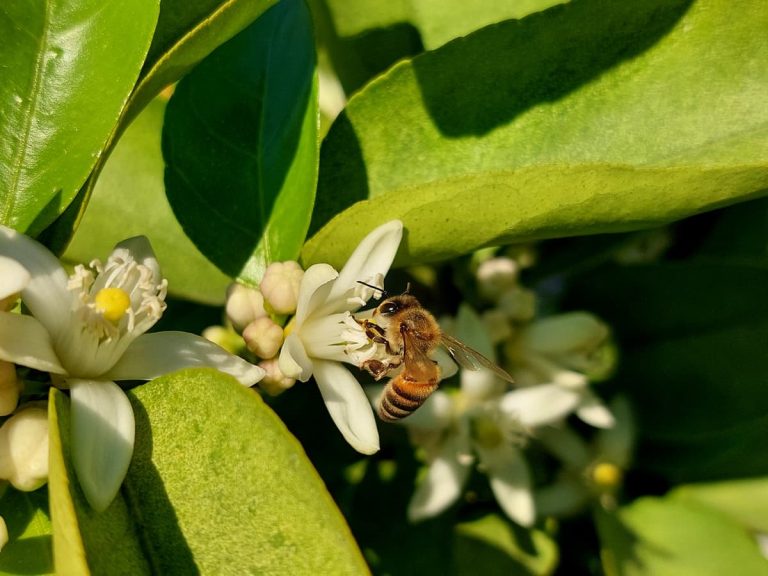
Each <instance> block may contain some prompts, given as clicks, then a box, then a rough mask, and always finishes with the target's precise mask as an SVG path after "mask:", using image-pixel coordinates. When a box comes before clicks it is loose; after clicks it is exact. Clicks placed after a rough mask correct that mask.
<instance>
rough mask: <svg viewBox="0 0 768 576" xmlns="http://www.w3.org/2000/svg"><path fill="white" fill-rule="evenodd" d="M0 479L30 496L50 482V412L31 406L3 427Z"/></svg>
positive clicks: (15, 415) (0, 436)
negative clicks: (7, 481)
mask: <svg viewBox="0 0 768 576" xmlns="http://www.w3.org/2000/svg"><path fill="white" fill-rule="evenodd" d="M0 446H1V447H2V448H3V449H2V450H0V478H4V479H6V480H9V481H10V483H11V484H12V485H13V487H14V488H16V489H18V490H23V491H25V492H31V491H32V490H37V489H38V488H40V486H42V485H43V484H45V483H46V482H47V481H48V412H47V410H46V409H45V408H40V407H37V406H30V407H27V408H23V409H21V410H19V411H18V412H17V413H16V414H14V415H13V416H11V417H10V418H9V419H8V420H6V421H5V423H4V424H3V425H2V427H0Z"/></svg>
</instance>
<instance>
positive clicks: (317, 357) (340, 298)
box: [279, 220, 403, 454]
mask: <svg viewBox="0 0 768 576" xmlns="http://www.w3.org/2000/svg"><path fill="white" fill-rule="evenodd" d="M402 234H403V224H402V222H400V221H399V220H393V221H391V222H387V223H386V224H383V225H381V226H379V227H378V228H376V229H375V230H373V231H372V232H371V233H370V234H368V235H367V236H366V237H365V238H364V239H363V241H362V242H361V243H360V244H359V245H358V247H357V248H356V249H355V251H354V252H353V253H352V255H351V256H350V258H349V260H348V261H347V263H346V265H345V266H344V268H342V270H341V272H336V270H334V269H333V267H331V266H329V265H328V264H315V265H313V266H310V267H309V268H308V269H307V270H306V272H305V273H304V277H303V278H302V281H301V287H300V289H299V298H298V304H297V308H296V316H294V318H293V320H292V321H291V323H290V324H289V326H288V327H287V328H286V333H287V337H286V339H285V343H284V344H283V348H282V350H281V352H280V360H279V365H280V371H281V372H282V373H283V374H284V375H285V376H287V377H289V378H296V379H297V380H301V381H302V382H306V381H307V380H309V378H310V376H314V378H315V381H316V382H317V385H318V386H319V387H320V392H321V393H322V395H323V400H324V401H325V405H326V407H327V408H328V411H329V412H330V415H331V418H332V419H333V421H334V423H335V424H336V426H337V427H338V428H339V431H340V432H341V433H342V435H343V436H344V438H345V439H346V440H347V442H349V443H350V444H351V445H352V447H353V448H355V449H356V450H358V451H359V452H362V453H363V454H372V453H374V452H376V451H377V450H378V449H379V433H378V430H377V429H376V421H375V419H374V416H373V410H372V409H371V406H370V404H369V403H368V400H367V398H366V396H365V393H364V392H363V390H362V388H361V387H360V384H359V383H358V382H357V379H356V378H355V377H354V376H353V375H352V373H351V372H350V371H349V370H347V369H346V368H345V367H344V366H343V365H342V363H343V362H347V363H350V364H354V365H355V366H357V367H360V365H361V364H362V363H363V362H364V361H365V360H366V359H368V358H370V357H371V356H372V355H373V354H375V353H376V346H375V345H374V344H372V343H371V342H370V341H369V340H368V338H367V337H366V335H365V333H364V331H363V330H362V328H361V327H360V326H359V324H358V323H357V322H356V321H355V320H354V318H352V315H351V312H354V311H356V310H358V309H359V308H360V307H361V306H363V305H365V304H366V303H367V302H368V300H369V299H370V298H371V297H372V296H374V295H378V293H377V291H376V290H373V289H371V288H368V287H366V286H364V285H362V284H360V282H366V283H368V284H371V285H373V286H377V287H383V280H384V275H385V274H386V273H387V271H388V270H389V267H390V266H391V265H392V261H393V260H394V258H395V254H396V253H397V249H398V247H399V245H400V239H401V238H402Z"/></svg>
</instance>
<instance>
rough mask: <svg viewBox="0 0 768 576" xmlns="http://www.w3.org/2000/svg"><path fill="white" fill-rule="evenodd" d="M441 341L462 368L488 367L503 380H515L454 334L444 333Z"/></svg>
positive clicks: (477, 368) (476, 368)
mask: <svg viewBox="0 0 768 576" xmlns="http://www.w3.org/2000/svg"><path fill="white" fill-rule="evenodd" d="M440 343H441V344H442V345H443V347H444V348H445V349H446V350H448V353H449V354H450V355H451V358H453V359H454V360H455V361H456V363H457V364H458V365H459V366H461V367H462V368H466V369H467V370H480V369H481V368H487V369H488V370H490V371H491V372H493V373H494V374H496V376H498V377H499V378H501V379H502V380H506V381H507V382H514V379H513V378H512V376H510V375H509V374H508V373H507V371H506V370H503V369H502V368H499V367H498V366H496V364H494V363H493V362H491V361H490V360H488V358H486V357H485V356H483V355H482V354H480V352H478V351H477V350H473V349H472V348H470V347H469V346H467V345H466V344H463V343H462V342H459V341H458V340H456V338H454V337H453V336H449V335H448V334H443V335H442V337H441V342H440Z"/></svg>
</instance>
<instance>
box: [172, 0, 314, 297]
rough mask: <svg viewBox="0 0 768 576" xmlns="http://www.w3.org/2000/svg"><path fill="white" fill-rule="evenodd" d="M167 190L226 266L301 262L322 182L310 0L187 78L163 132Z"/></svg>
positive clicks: (278, 13) (247, 276)
mask: <svg viewBox="0 0 768 576" xmlns="http://www.w3.org/2000/svg"><path fill="white" fill-rule="evenodd" d="M163 152H164V155H165V159H166V163H167V169H166V176H165V182H166V193H167V195H168V198H169V200H170V202H171V206H172V207H173V210H174V212H175V213H176V215H177V217H178V219H179V221H180V222H181V225H182V227H183V228H184V230H185V231H186V233H187V235H188V236H189V237H190V238H191V239H192V241H193V242H195V244H196V245H197V246H198V248H199V249H200V250H201V251H202V252H203V253H204V254H205V255H206V256H207V257H208V258H209V259H210V260H211V261H212V262H214V263H215V264H216V265H217V266H218V267H219V268H221V270H222V271H224V272H225V273H226V274H229V275H230V276H233V277H235V276H236V277H239V278H240V279H242V280H244V281H246V282H250V283H256V282H258V281H259V280H260V279H261V275H262V273H263V270H264V268H265V267H266V266H267V265H268V264H269V263H270V262H273V261H276V260H292V259H295V258H297V256H298V254H299V251H300V249H301V246H302V244H303V242H304V238H305V235H306V231H307V227H308V226H309V218H310V214H311V210H312V203H313V199H314V191H315V184H316V179H317V154H318V150H317V80H316V77H315V53H314V46H313V39H312V23H311V19H310V16H309V11H308V10H307V8H306V6H305V4H304V2H303V0H284V1H283V2H281V3H279V4H278V5H276V6H274V7H273V8H271V9H270V10H269V11H268V12H267V13H265V14H264V15H263V16H262V17H261V18H260V19H259V20H258V21H257V22H255V23H254V24H252V25H251V26H250V27H249V28H247V29H246V30H244V31H243V32H241V33H240V34H239V35H238V36H236V37H235V38H233V39H232V40H230V41H229V42H228V43H227V44H225V45H224V46H222V47H221V48H219V49H218V50H216V52H214V53H213V54H211V56H209V57H208V58H207V59H206V60H205V61H204V62H203V63H202V64H201V65H200V66H198V67H197V68H196V69H195V70H194V71H193V72H192V73H190V74H189V75H188V76H187V77H186V78H184V80H182V81H181V82H180V83H179V85H178V87H177V89H176V91H175V92H174V95H173V97H172V98H171V101H170V102H169V104H168V109H167V111H166V120H165V125H164V129H163Z"/></svg>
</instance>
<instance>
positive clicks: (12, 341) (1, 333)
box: [0, 312, 66, 374]
mask: <svg viewBox="0 0 768 576" xmlns="http://www.w3.org/2000/svg"><path fill="white" fill-rule="evenodd" d="M0 360H5V361H7V362H13V363H14V364H20V365H22V366H27V367H28V368H34V369H35V370H40V371H42V372H53V373H54V374H65V372H66V371H65V370H64V368H63V367H62V366H61V363H60V362H59V359H58V357H57V356H56V352H55V351H54V350H53V346H52V345H51V337H50V334H48V331H47V330H46V329H45V326H43V325H42V324H41V323H40V322H38V321H37V319H36V318H33V317H32V316H26V315H22V314H13V313H11V312H0Z"/></svg>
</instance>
